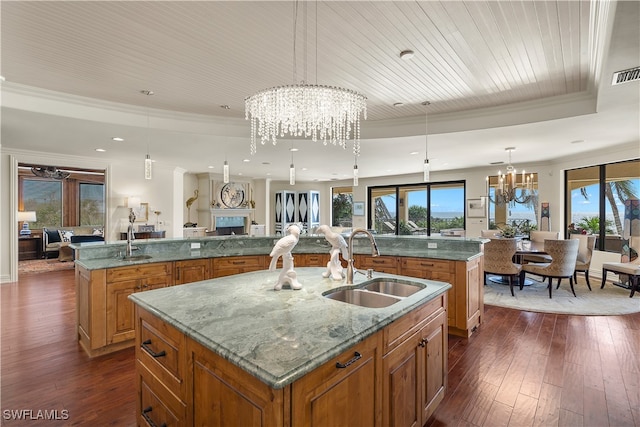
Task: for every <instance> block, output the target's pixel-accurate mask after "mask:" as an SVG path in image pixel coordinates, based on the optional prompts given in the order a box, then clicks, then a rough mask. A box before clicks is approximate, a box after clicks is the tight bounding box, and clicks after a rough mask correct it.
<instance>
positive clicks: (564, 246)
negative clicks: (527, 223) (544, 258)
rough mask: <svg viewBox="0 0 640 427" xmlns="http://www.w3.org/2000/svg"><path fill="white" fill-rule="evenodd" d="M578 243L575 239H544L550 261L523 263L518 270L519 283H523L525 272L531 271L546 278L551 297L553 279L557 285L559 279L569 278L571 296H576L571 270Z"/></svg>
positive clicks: (574, 265) (576, 256)
mask: <svg viewBox="0 0 640 427" xmlns="http://www.w3.org/2000/svg"><path fill="white" fill-rule="evenodd" d="M579 245H580V242H579V241H578V240H577V239H568V240H553V239H546V240H545V241H544V251H545V252H546V253H547V254H549V256H550V257H551V262H545V263H529V264H524V265H523V266H522V270H521V271H520V283H524V279H525V274H526V273H533V274H536V275H538V276H542V277H543V278H545V279H547V278H548V279H549V298H551V293H552V290H553V284H552V281H553V279H558V286H559V285H560V281H561V280H562V279H565V278H566V279H569V284H570V285H571V292H573V296H577V295H576V291H575V290H574V289H573V272H574V271H575V268H576V260H577V259H578V246H579Z"/></svg>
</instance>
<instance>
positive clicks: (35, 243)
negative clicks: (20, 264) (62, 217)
mask: <svg viewBox="0 0 640 427" xmlns="http://www.w3.org/2000/svg"><path fill="white" fill-rule="evenodd" d="M41 248H42V236H35V235H32V236H28V237H19V238H18V261H25V260H28V259H39V258H42V250H41Z"/></svg>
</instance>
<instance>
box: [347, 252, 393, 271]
mask: <svg viewBox="0 0 640 427" xmlns="http://www.w3.org/2000/svg"><path fill="white" fill-rule="evenodd" d="M353 257H354V259H355V262H354V265H355V267H356V268H357V269H358V270H367V269H369V268H372V269H373V271H379V272H382V273H389V274H398V257H395V256H386V255H382V256H377V257H374V256H371V255H359V254H356V255H354V256H353Z"/></svg>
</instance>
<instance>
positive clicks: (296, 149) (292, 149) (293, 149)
mask: <svg viewBox="0 0 640 427" xmlns="http://www.w3.org/2000/svg"><path fill="white" fill-rule="evenodd" d="M298 150H299V149H298V148H291V149H289V151H298Z"/></svg>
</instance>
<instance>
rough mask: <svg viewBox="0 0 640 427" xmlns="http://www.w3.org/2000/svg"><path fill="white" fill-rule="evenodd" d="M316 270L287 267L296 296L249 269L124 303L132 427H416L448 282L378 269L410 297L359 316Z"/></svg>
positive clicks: (271, 276) (442, 367) (438, 367)
mask: <svg viewBox="0 0 640 427" xmlns="http://www.w3.org/2000/svg"><path fill="white" fill-rule="evenodd" d="M323 271H324V269H323V268H296V272H297V274H298V280H299V281H300V283H302V285H303V289H302V290H298V291H293V290H290V289H286V288H285V289H283V290H282V291H274V290H273V286H274V284H275V283H276V281H277V277H278V274H279V272H278V271H275V272H269V271H257V272H252V273H245V274H239V275H234V276H229V277H224V278H219V279H213V280H207V281H203V282H198V283H191V284H187V285H180V286H173V287H168V288H162V289H157V290H152V291H148V292H141V293H135V294H132V295H130V296H129V298H130V299H131V300H132V301H133V302H134V303H135V306H136V357H137V360H136V367H137V378H138V380H137V383H138V391H139V393H138V400H139V402H138V403H139V405H138V407H139V417H140V418H139V420H138V422H139V424H140V425H144V424H145V423H148V424H150V425H154V424H155V425H161V424H162V423H166V424H167V425H212V426H213V425H243V426H244V425H247V426H249V425H269V426H298V425H318V426H321V425H351V426H354V425H366V426H376V425H377V426H381V425H398V424H403V425H404V424H407V421H411V420H413V421H414V422H415V423H416V425H423V424H424V422H426V421H427V419H428V417H429V416H430V415H431V413H432V412H433V410H435V407H436V406H437V405H438V404H439V402H440V401H441V400H442V398H443V396H444V392H445V388H446V372H447V368H446V361H447V356H446V354H447V316H446V307H447V291H448V290H449V289H450V288H451V285H449V284H447V283H443V282H437V281H431V280H424V279H416V278H409V277H400V276H394V275H387V274H384V273H379V274H376V275H375V277H374V279H373V280H381V279H382V278H395V279H401V280H403V281H410V282H412V283H415V284H417V285H418V286H419V287H420V288H421V290H419V291H418V292H416V293H414V294H413V295H410V296H408V297H404V298H401V299H400V300H399V301H398V302H395V303H394V304H391V305H389V306H387V307H382V308H368V307H361V306H358V305H354V304H349V303H345V302H342V301H335V300H332V299H329V298H326V297H325V296H324V295H323V294H325V293H327V292H329V291H331V290H332V289H334V288H336V287H338V288H340V287H344V286H345V285H344V283H343V282H340V281H338V282H335V281H332V280H331V279H325V278H322V272H323ZM354 282H355V284H354V286H356V287H358V286H362V285H364V284H366V283H367V282H368V279H366V278H364V277H361V276H356V279H355V280H354Z"/></svg>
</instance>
